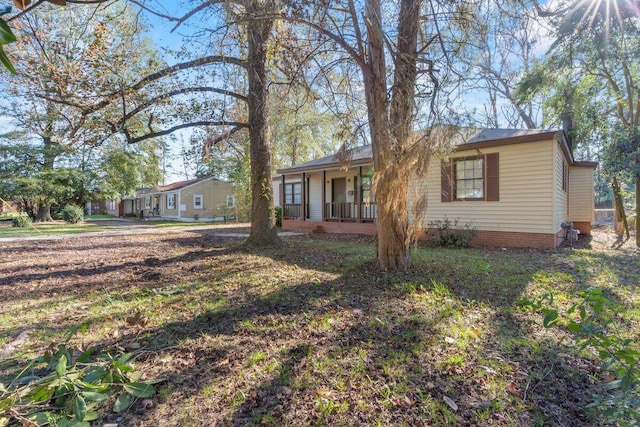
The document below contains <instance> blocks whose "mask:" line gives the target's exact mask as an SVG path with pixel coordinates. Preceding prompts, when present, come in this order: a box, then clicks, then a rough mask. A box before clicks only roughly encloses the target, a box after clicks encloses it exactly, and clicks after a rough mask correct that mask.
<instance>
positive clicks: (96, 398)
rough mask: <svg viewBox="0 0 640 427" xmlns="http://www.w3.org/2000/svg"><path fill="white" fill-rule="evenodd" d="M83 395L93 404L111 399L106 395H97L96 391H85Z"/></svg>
mask: <svg viewBox="0 0 640 427" xmlns="http://www.w3.org/2000/svg"><path fill="white" fill-rule="evenodd" d="M82 395H83V396H84V397H85V399H87V400H89V401H91V402H103V401H105V400H107V399H108V398H109V396H107V395H106V394H104V393H96V392H95V391H83V392H82Z"/></svg>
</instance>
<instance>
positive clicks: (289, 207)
mask: <svg viewBox="0 0 640 427" xmlns="http://www.w3.org/2000/svg"><path fill="white" fill-rule="evenodd" d="M282 218H284V219H300V218H302V204H300V203H286V204H285V205H284V211H283V212H282Z"/></svg>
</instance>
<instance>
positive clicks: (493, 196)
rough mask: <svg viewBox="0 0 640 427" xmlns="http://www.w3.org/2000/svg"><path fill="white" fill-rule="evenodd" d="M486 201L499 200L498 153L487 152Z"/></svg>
mask: <svg viewBox="0 0 640 427" xmlns="http://www.w3.org/2000/svg"><path fill="white" fill-rule="evenodd" d="M486 162H487V201H488V202H497V201H499V200H500V187H499V185H498V181H499V179H498V177H499V167H498V153H491V154H487V158H486Z"/></svg>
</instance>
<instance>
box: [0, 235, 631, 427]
mask: <svg viewBox="0 0 640 427" xmlns="http://www.w3.org/2000/svg"><path fill="white" fill-rule="evenodd" d="M201 233H202V234H200V235H194V234H193V233H176V234H171V235H153V236H152V235H145V236H128V237H122V236H118V237H100V238H83V239H82V240H80V239H68V240H65V241H49V242H47V241H37V242H24V243H20V242H12V243H0V253H1V254H2V257H1V258H0V301H2V304H1V305H0V349H2V350H0V378H1V379H2V380H4V382H5V383H6V382H7V380H8V379H9V378H11V377H12V376H14V375H15V374H16V373H17V372H19V370H20V368H21V367H23V366H24V365H25V364H26V361H27V360H29V359H30V358H33V357H36V356H39V355H41V354H42V353H43V352H44V351H45V349H47V348H51V347H52V346H53V347H54V348H55V345H56V344H57V343H60V342H62V341H63V340H64V338H65V334H66V333H67V331H68V330H69V329H70V328H71V327H73V326H79V325H85V327H84V328H80V330H81V332H78V333H77V334H76V335H75V336H73V337H72V338H71V343H72V344H73V345H75V346H77V347H83V348H85V347H87V346H89V345H97V346H99V347H100V349H101V350H102V351H108V352H115V351H116V350H117V349H123V350H127V351H132V352H133V353H134V354H135V361H136V367H137V368H138V369H139V370H142V371H143V372H144V373H145V375H146V377H148V378H153V377H156V378H160V377H161V378H166V379H167V380H166V381H165V382H164V383H162V384H160V385H159V393H158V394H157V395H155V396H153V397H152V399H151V401H146V402H144V405H143V404H142V402H138V403H137V404H135V405H134V406H133V407H132V408H131V409H130V410H129V411H128V412H126V413H124V414H114V413H112V412H109V411H108V412H107V414H106V415H105V417H104V419H103V420H102V421H103V422H107V421H111V422H117V423H119V425H120V426H214V425H229V426H241V425H242V426H244V425H255V426H264V425H266V426H269V425H272V426H283V425H290V426H306V425H327V426H339V425H347V426H365V425H366V426H377V425H379V426H390V425H407V426H417V425H429V426H431V425H433V426H450V425H451V426H452V425H463V426H464V425H468V426H477V425H480V426H496V425H497V426H532V425H539V426H542V425H545V426H547V425H554V426H584V425H598V424H600V421H599V418H598V414H597V413H595V412H594V411H593V410H590V409H587V408H586V406H587V405H588V404H589V403H590V402H591V399H592V395H593V394H594V393H596V392H602V390H603V378H602V377H603V373H602V372H601V371H600V369H599V367H598V366H597V364H596V363H594V361H595V358H594V357H593V355H590V354H589V353H586V352H583V353H577V352H576V351H575V350H574V347H573V345H572V341H571V339H572V337H571V336H570V335H567V334H565V333H564V332H563V331H562V330H559V329H551V330H546V329H544V328H542V326H541V318H540V316H539V315H536V314H531V313H527V312H524V311H521V310H520V309H519V308H518V307H517V304H516V303H517V301H518V300H519V299H521V298H523V297H525V296H528V297H531V296H534V295H541V294H543V293H545V292H549V291H553V292H554V293H555V294H556V295H557V298H558V300H559V301H561V302H562V301H569V300H571V299H572V298H573V295H574V294H575V292H576V291H577V290H579V289H587V288H590V287H598V288H604V289H605V290H606V292H607V295H608V296H610V297H611V298H614V299H616V300H617V301H619V302H621V303H622V304H623V305H624V307H626V311H625V313H623V315H622V316H620V322H621V323H623V324H624V325H625V327H626V328H627V330H629V331H630V333H635V332H636V331H638V319H640V312H639V311H638V302H639V301H638V298H639V291H638V285H640V260H639V258H640V257H638V252H637V251H636V250H635V249H632V248H630V247H627V248H626V249H619V250H611V249H607V245H608V243H607V244H599V243H598V242H592V245H591V246H592V247H591V248H585V249H576V250H569V249H563V250H557V251H556V250H553V251H537V250H511V249H510V250H500V249H467V250H449V249H427V248H422V249H417V250H415V252H414V258H415V268H413V269H412V270H411V271H408V272H403V273H381V272H378V271H376V269H375V265H374V263H373V262H372V258H373V245H372V243H371V242H370V241H369V240H367V239H363V238H356V237H350V238H348V237H336V236H333V237H331V236H323V235H313V236H300V237H294V238H288V239H286V240H285V241H284V244H283V245H282V247H279V248H276V249H268V250H259V251H258V250H256V251H250V250H246V249H243V248H241V247H240V246H238V244H239V241H238V240H231V239H224V238H220V237H216V236H213V235H209V234H206V233H207V232H201ZM136 313H138V315H136ZM131 319H135V321H131ZM634 339H637V336H634ZM100 425H101V424H100Z"/></svg>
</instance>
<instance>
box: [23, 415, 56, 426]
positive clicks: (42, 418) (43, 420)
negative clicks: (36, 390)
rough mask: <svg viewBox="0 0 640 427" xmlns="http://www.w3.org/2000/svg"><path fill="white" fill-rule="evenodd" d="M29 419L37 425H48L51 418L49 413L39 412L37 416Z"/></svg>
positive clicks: (30, 416) (31, 416)
mask: <svg viewBox="0 0 640 427" xmlns="http://www.w3.org/2000/svg"><path fill="white" fill-rule="evenodd" d="M27 418H28V419H29V421H33V422H34V423H36V424H39V425H47V424H49V419H50V418H51V416H50V413H49V412H38V413H37V414H33V415H29V416H28V417H27Z"/></svg>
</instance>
